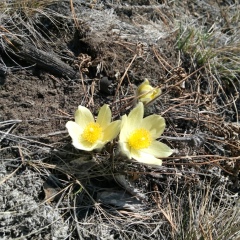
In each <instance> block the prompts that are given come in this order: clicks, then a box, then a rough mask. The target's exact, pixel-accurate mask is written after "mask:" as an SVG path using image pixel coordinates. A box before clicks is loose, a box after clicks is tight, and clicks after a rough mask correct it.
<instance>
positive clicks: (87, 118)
mask: <svg viewBox="0 0 240 240" xmlns="http://www.w3.org/2000/svg"><path fill="white" fill-rule="evenodd" d="M74 117H75V122H76V123H77V124H78V125H80V126H81V127H82V128H85V127H86V126H87V125H88V124H89V123H91V122H94V118H93V115H92V113H91V112H90V110H89V109H88V108H86V107H83V106H78V110H77V111H76V112H75V116H74Z"/></svg>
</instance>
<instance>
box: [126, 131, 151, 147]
mask: <svg viewBox="0 0 240 240" xmlns="http://www.w3.org/2000/svg"><path fill="white" fill-rule="evenodd" d="M127 142H128V145H129V146H130V147H131V148H133V149H135V150H139V149H143V148H147V147H149V146H150V145H151V142H152V139H151V135H150V132H149V131H148V130H146V129H144V128H139V129H136V130H135V131H133V132H132V133H131V134H130V136H129V138H128V141H127Z"/></svg>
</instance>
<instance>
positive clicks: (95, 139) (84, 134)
mask: <svg viewBox="0 0 240 240" xmlns="http://www.w3.org/2000/svg"><path fill="white" fill-rule="evenodd" d="M111 118H112V113H111V110H110V108H109V106H108V105H106V104H105V105H103V106H102V107H101V108H100V110H99V113H98V116H97V119H96V121H95V120H94V117H93V115H92V113H91V112H90V110H89V109H88V108H86V107H83V106H79V107H78V109H77V111H76V112H75V122H73V121H68V122H67V124H66V128H67V130H68V133H69V135H70V136H71V138H72V144H73V146H74V147H75V148H77V149H81V150H85V151H92V150H93V149H101V148H102V147H103V146H104V145H105V144H106V143H107V142H110V141H111V140H112V139H114V138H115V137H116V136H117V135H118V134H119V131H120V124H121V121H120V120H117V121H114V122H111Z"/></svg>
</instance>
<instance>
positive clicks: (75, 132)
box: [66, 121, 83, 141]
mask: <svg viewBox="0 0 240 240" xmlns="http://www.w3.org/2000/svg"><path fill="white" fill-rule="evenodd" d="M66 128H67V130H68V133H69V135H70V137H71V138H72V140H73V141H77V140H78V138H79V136H80V135H81V134H82V132H83V128H82V127H81V126H79V125H78V124H77V123H75V122H73V121H68V122H67V123H66Z"/></svg>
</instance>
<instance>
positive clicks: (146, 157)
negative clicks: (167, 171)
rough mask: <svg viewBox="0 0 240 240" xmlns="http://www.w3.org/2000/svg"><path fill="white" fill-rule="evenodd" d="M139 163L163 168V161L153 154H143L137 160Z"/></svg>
mask: <svg viewBox="0 0 240 240" xmlns="http://www.w3.org/2000/svg"><path fill="white" fill-rule="evenodd" d="M136 160H137V161H138V162H140V163H143V164H147V165H155V166H161V165H162V160H161V159H158V158H156V157H154V156H153V155H151V154H146V153H143V152H141V154H140V157H139V158H138V159H136Z"/></svg>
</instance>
